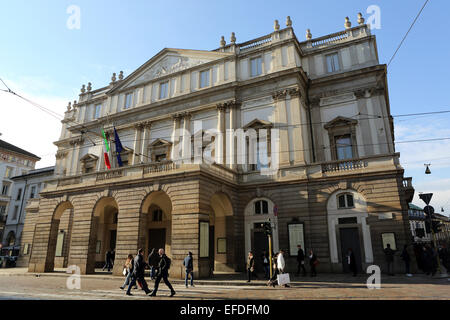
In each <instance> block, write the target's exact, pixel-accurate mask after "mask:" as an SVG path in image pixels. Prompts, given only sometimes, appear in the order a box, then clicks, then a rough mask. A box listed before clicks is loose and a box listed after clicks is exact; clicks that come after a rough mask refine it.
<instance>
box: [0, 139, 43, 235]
mask: <svg viewBox="0 0 450 320" xmlns="http://www.w3.org/2000/svg"><path fill="white" fill-rule="evenodd" d="M40 159H41V158H39V157H38V156H36V155H34V154H32V153H30V152H28V151H25V150H23V149H21V148H19V147H16V146H14V145H12V144H10V143H8V142H6V141H3V140H0V239H3V235H4V231H3V229H4V226H5V222H6V216H7V214H8V211H9V207H10V201H11V200H12V199H13V197H14V194H13V193H12V188H13V183H14V181H13V180H12V179H11V178H12V177H14V176H18V175H23V174H27V173H28V172H29V171H30V170H32V169H34V168H35V165H36V162H37V161H39V160H40Z"/></svg>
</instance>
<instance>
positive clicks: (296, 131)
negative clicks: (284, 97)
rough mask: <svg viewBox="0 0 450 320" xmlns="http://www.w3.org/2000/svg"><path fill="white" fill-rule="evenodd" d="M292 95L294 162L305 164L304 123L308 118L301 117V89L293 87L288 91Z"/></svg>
mask: <svg viewBox="0 0 450 320" xmlns="http://www.w3.org/2000/svg"><path fill="white" fill-rule="evenodd" d="M288 93H289V97H290V105H291V115H290V116H291V119H292V121H291V122H292V125H293V127H292V135H293V139H292V146H291V148H292V151H293V154H294V159H293V160H294V164H304V163H305V156H304V154H305V151H304V149H305V147H304V146H305V143H304V141H303V134H302V133H303V130H302V129H303V125H302V120H303V123H306V119H302V117H301V110H300V108H301V104H300V90H299V89H298V88H293V89H290V90H289V91H288Z"/></svg>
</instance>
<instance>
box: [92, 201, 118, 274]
mask: <svg viewBox="0 0 450 320" xmlns="http://www.w3.org/2000/svg"><path fill="white" fill-rule="evenodd" d="M118 214H119V206H118V205H117V202H116V201H115V200H114V198H112V197H103V198H101V199H100V200H98V201H97V204H96V205H95V207H94V213H93V217H92V219H93V221H92V231H91V232H92V235H93V237H92V242H91V245H90V246H89V257H88V259H89V261H88V264H89V265H90V264H91V263H92V261H94V262H95V263H94V264H95V269H97V270H95V271H96V272H101V271H103V267H104V266H105V262H106V253H107V252H108V251H113V250H115V249H116V242H117V219H118ZM100 268H101V269H100ZM111 270H112V269H111ZM105 272H109V271H108V270H107V269H105Z"/></svg>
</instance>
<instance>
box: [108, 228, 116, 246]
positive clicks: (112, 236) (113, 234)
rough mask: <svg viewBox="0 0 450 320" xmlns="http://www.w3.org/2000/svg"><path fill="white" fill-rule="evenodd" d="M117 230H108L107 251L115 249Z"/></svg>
mask: <svg viewBox="0 0 450 320" xmlns="http://www.w3.org/2000/svg"><path fill="white" fill-rule="evenodd" d="M116 240H117V230H110V233H109V249H111V250H115V249H116Z"/></svg>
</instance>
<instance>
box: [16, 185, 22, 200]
mask: <svg viewBox="0 0 450 320" xmlns="http://www.w3.org/2000/svg"><path fill="white" fill-rule="evenodd" d="M21 196H22V188H19V190H17V197H16V201H19V200H20V198H21Z"/></svg>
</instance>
